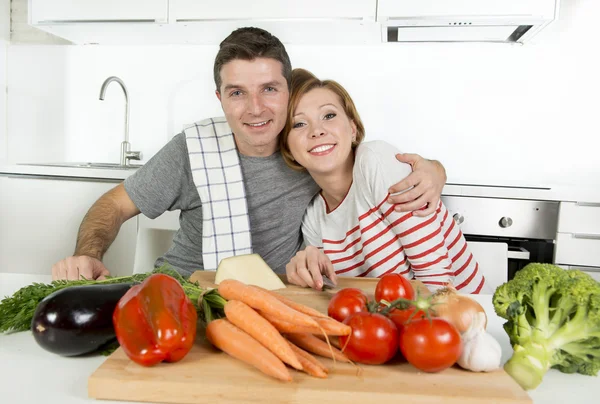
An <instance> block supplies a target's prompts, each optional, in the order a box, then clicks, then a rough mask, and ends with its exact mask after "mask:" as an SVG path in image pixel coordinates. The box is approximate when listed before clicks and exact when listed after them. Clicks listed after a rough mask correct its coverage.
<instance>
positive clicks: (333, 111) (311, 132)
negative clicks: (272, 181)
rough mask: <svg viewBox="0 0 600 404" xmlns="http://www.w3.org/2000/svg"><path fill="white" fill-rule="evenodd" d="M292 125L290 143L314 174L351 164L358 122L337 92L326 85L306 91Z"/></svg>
mask: <svg viewBox="0 0 600 404" xmlns="http://www.w3.org/2000/svg"><path fill="white" fill-rule="evenodd" d="M291 126H292V129H291V131H290V133H289V136H288V146H289V148H290V151H291V153H292V156H294V159H295V160H296V161H297V162H298V163H299V164H301V165H302V166H304V167H305V168H306V169H307V170H308V171H309V172H310V173H311V174H313V173H315V174H325V173H331V172H334V171H336V170H337V169H340V168H343V167H347V166H348V164H347V163H348V159H351V158H352V141H353V140H354V139H355V138H356V125H355V124H354V122H353V121H351V120H350V119H349V118H348V116H347V115H346V113H345V112H344V109H343V107H342V103H341V100H340V98H339V97H338V96H337V94H335V93H334V92H332V91H331V90H328V89H325V88H315V89H313V90H311V91H309V92H308V93H306V94H305V95H304V96H302V98H300V101H299V102H298V105H297V106H296V109H295V110H294V116H293V121H292V125H291ZM350 167H351V165H350Z"/></svg>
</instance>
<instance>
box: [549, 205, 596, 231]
mask: <svg viewBox="0 0 600 404" xmlns="http://www.w3.org/2000/svg"><path fill="white" fill-rule="evenodd" d="M558 231H559V232H560V233H573V234H579V235H586V234H597V235H600V203H577V202H561V203H560V209H559V214H558Z"/></svg>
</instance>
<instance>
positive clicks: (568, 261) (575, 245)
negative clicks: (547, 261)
mask: <svg viewBox="0 0 600 404" xmlns="http://www.w3.org/2000/svg"><path fill="white" fill-rule="evenodd" d="M554 262H556V263H557V264H564V265H583V266H590V267H600V235H597V236H594V235H577V234H569V233H558V234H557V235H556V248H555V250H554Z"/></svg>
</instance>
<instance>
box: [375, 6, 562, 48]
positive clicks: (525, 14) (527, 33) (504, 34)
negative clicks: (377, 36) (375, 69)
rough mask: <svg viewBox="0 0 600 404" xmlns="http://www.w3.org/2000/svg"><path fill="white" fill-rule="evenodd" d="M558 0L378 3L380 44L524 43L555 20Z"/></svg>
mask: <svg viewBox="0 0 600 404" xmlns="http://www.w3.org/2000/svg"><path fill="white" fill-rule="evenodd" d="M559 2H560V0H453V1H451V0H402V1H398V0H379V2H378V9H377V22H379V23H380V24H381V28H382V39H383V41H384V42H499V43H525V42H527V41H528V40H530V39H531V38H533V37H534V36H535V35H537V34H538V33H539V32H540V31H541V30H543V29H544V28H546V27H547V26H548V25H549V24H550V23H552V22H553V21H555V20H556V19H557V18H558V9H559Z"/></svg>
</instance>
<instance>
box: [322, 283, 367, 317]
mask: <svg viewBox="0 0 600 404" xmlns="http://www.w3.org/2000/svg"><path fill="white" fill-rule="evenodd" d="M368 300H369V298H368V297H367V295H366V294H365V292H363V291H362V290H360V289H357V288H344V289H342V290H340V291H338V292H337V293H336V294H335V295H333V297H332V298H331V300H330V301H329V306H327V315H329V317H331V318H334V319H336V320H337V321H341V322H343V321H344V320H345V319H346V318H347V317H348V316H350V315H351V314H354V313H358V312H360V311H364V310H367V302H368Z"/></svg>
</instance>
